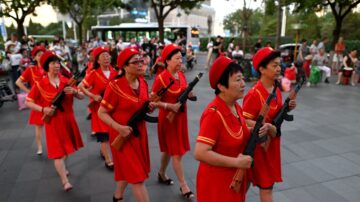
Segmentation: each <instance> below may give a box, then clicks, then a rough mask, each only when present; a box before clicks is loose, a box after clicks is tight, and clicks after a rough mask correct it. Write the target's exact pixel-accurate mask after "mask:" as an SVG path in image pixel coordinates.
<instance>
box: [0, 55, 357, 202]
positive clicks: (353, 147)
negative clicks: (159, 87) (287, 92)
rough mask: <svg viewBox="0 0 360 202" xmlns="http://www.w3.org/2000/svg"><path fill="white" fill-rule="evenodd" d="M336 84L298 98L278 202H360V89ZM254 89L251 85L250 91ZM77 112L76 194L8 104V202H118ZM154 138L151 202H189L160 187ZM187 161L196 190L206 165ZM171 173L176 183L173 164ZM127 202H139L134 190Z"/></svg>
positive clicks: (203, 94)
mask: <svg viewBox="0 0 360 202" xmlns="http://www.w3.org/2000/svg"><path fill="white" fill-rule="evenodd" d="M198 61H199V62H198V64H197V65H196V66H195V69H194V70H192V71H190V72H186V76H187V79H188V80H192V79H193V78H194V77H195V75H196V74H197V73H198V72H200V71H202V72H205V75H204V77H203V78H202V79H201V81H200V82H199V84H198V85H197V86H196V87H195V93H196V94H197V96H198V100H199V101H198V102H196V103H194V102H190V103H189V104H188V106H189V109H188V114H189V117H188V120H189V134H190V141H191V148H192V149H193V148H194V144H195V140H196V137H197V132H198V130H199V118H200V115H201V113H202V110H203V109H204V107H205V106H206V105H207V104H208V102H209V101H210V100H211V99H212V98H213V97H214V93H213V91H212V90H211V89H210V87H209V84H208V72H207V71H205V70H204V63H205V56H204V55H203V54H201V55H199V56H198ZM335 79H336V78H335V77H333V78H331V80H330V81H331V84H328V85H327V84H324V83H321V84H319V85H318V86H316V87H310V88H306V87H304V88H303V89H302V90H301V92H300V94H299V95H298V99H297V100H298V102H297V103H298V106H297V109H296V110H294V111H293V114H294V115H295V121H294V122H285V123H284V127H283V136H282V169H283V180H284V182H283V183H279V184H276V185H275V193H274V199H275V201H280V202H289V201H291V202H297V201H299V202H316V201H321V202H322V201H324V202H325V201H326V202H328V201H330V202H342V201H354V202H358V201H360V133H359V129H360V127H359V123H360V108H359V100H360V93H359V92H360V91H359V90H360V89H359V86H356V87H351V86H337V85H335V84H334V83H335ZM149 83H150V84H151V83H152V81H151V80H150V81H149ZM252 84H253V83H247V90H248V89H249V88H250V87H251V85H252ZM240 102H241V101H240ZM74 109H75V113H76V119H77V122H78V124H79V127H80V130H81V132H82V137H83V141H84V144H85V147H84V148H83V149H81V150H80V151H79V152H77V153H75V154H74V155H72V156H70V158H69V159H68V161H67V164H68V168H69V170H70V172H71V175H70V181H71V183H72V184H73V186H74V189H73V190H71V191H70V192H69V193H65V192H64V191H63V190H62V186H61V183H60V180H59V177H58V176H57V174H56V172H55V169H54V166H53V161H50V160H48V159H47V155H46V152H45V153H44V154H43V156H40V157H39V156H37V155H36V154H35V152H36V146H35V142H34V128H33V127H32V126H29V125H27V120H28V115H29V110H24V111H18V110H17V103H16V102H12V103H5V104H4V106H3V107H2V108H0V190H1V191H0V202H6V201H9V202H13V201H36V202H42V201H44V202H45V201H46V202H48V201H66V202H67V201H76V202H80V201H93V202H107V201H111V199H112V194H113V190H114V188H115V183H114V181H113V173H112V172H109V171H108V170H106V169H105V167H104V163H103V161H102V160H101V158H100V156H99V145H98V144H97V143H96V141H95V140H94V139H93V138H91V137H90V122H89V121H87V120H85V117H86V115H87V110H86V104H85V102H84V101H77V102H76V103H75V106H74ZM148 133H149V143H150V155H151V175H150V178H149V179H148V180H147V181H146V186H147V188H148V191H149V195H150V200H151V201H155V202H158V201H161V202H168V201H170V202H173V201H186V200H184V199H182V197H181V196H180V191H179V186H178V184H177V183H175V185H173V186H163V185H160V184H158V183H157V181H156V180H157V179H156V173H157V170H158V168H159V163H160V159H159V146H158V141H157V136H156V125H155V124H148ZM44 140H45V139H44V138H43V145H45V141H44ZM45 151H46V150H45ZM183 162H184V169H185V176H186V180H187V181H188V184H189V186H190V188H191V189H192V190H194V191H195V182H196V172H197V166H198V162H197V161H196V160H195V159H194V157H193V151H191V152H189V153H187V154H186V155H185V156H184V159H183ZM168 175H169V176H170V177H171V178H173V179H176V177H175V174H174V172H173V170H172V167H171V165H170V166H169V169H168ZM175 182H176V180H175ZM124 198H125V201H135V200H134V198H133V197H132V194H131V189H130V187H128V189H127V190H126V193H125V196H124ZM193 201H196V200H193ZM247 201H249V202H255V201H259V196H258V190H257V188H251V189H250V190H249V192H248V193H247Z"/></svg>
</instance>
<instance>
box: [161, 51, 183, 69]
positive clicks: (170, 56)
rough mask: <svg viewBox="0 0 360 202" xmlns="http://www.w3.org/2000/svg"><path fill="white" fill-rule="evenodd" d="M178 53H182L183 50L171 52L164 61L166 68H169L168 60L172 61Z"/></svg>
mask: <svg viewBox="0 0 360 202" xmlns="http://www.w3.org/2000/svg"><path fill="white" fill-rule="evenodd" d="M177 53H181V50H180V49H175V50H174V51H173V52H171V53H170V54H169V55H168V56H167V57H166V58H165V60H164V63H165V68H167V63H166V60H171V58H172V56H174V55H175V54H177Z"/></svg>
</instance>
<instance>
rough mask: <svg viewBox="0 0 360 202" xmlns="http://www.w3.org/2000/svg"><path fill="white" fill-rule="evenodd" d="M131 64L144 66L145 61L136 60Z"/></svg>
mask: <svg viewBox="0 0 360 202" xmlns="http://www.w3.org/2000/svg"><path fill="white" fill-rule="evenodd" d="M129 64H133V65H140V64H144V60H135V61H132V62H129Z"/></svg>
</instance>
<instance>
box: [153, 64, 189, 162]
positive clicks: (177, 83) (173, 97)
mask: <svg viewBox="0 0 360 202" xmlns="http://www.w3.org/2000/svg"><path fill="white" fill-rule="evenodd" d="M178 75H179V79H175V77H173V76H172V75H171V73H170V72H169V71H167V70H164V71H163V72H162V73H161V74H159V75H158V76H157V77H156V78H155V81H154V83H153V86H152V92H154V93H156V92H157V91H159V90H160V89H161V88H162V87H166V86H167V85H168V84H169V83H170V79H173V80H174V84H173V85H172V86H171V87H170V88H169V89H168V90H167V91H166V92H165V93H164V94H163V96H162V98H161V101H162V102H167V103H176V102H177V98H178V97H179V96H180V94H181V93H182V92H183V91H184V90H185V89H186V87H187V82H186V79H185V76H184V73H182V72H181V71H179V72H178ZM168 112H169V111H168V110H165V109H163V108H160V109H159V121H158V138H159V145H160V151H161V152H165V153H167V154H169V155H170V156H174V155H180V156H182V155H183V154H185V152H187V151H189V150H190V143H189V134H188V125H187V109H186V104H185V105H184V111H180V110H179V112H178V113H176V115H175V118H174V120H173V121H172V122H171V123H170V121H169V120H168V119H167V118H166V116H167V114H168Z"/></svg>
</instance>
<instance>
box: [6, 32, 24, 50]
mask: <svg viewBox="0 0 360 202" xmlns="http://www.w3.org/2000/svg"><path fill="white" fill-rule="evenodd" d="M4 45H5V50H8V49H9V45H14V52H16V53H17V52H19V51H20V49H21V43H20V42H19V41H18V40H17V34H16V33H12V34H11V37H10V40H9V41H7V42H5V44H4Z"/></svg>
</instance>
